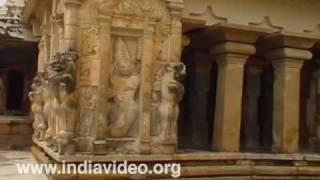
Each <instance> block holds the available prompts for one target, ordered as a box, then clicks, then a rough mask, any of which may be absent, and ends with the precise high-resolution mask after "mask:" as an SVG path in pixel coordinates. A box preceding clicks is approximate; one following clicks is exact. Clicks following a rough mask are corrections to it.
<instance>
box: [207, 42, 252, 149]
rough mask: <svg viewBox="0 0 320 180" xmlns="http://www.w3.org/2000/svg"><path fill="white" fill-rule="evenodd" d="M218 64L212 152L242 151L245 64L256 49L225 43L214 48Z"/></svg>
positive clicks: (249, 46)
mask: <svg viewBox="0 0 320 180" xmlns="http://www.w3.org/2000/svg"><path fill="white" fill-rule="evenodd" d="M211 53H213V54H216V61H217V63H218V81H217V94H216V111H215V122H214V135H213V140H214V141H213V149H215V150H218V151H227V152H232V151H239V145H240V127H241V111H242V88H243V75H244V64H245V63H246V60H247V58H248V56H249V55H250V54H254V53H255V47H254V46H252V45H249V44H244V43H235V42H225V43H221V44H219V45H217V46H214V47H213V48H212V49H211Z"/></svg>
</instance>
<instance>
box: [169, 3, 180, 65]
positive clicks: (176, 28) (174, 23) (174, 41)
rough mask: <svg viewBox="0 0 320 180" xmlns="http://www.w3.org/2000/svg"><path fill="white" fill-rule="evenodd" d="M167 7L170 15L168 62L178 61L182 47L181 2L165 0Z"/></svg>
mask: <svg viewBox="0 0 320 180" xmlns="http://www.w3.org/2000/svg"><path fill="white" fill-rule="evenodd" d="M167 6H168V9H169V11H170V15H171V33H170V35H169V41H170V42H169V44H171V50H170V51H169V52H170V54H169V58H170V59H168V60H169V61H180V58H181V48H180V47H181V46H182V23H181V15H182V10H183V0H167Z"/></svg>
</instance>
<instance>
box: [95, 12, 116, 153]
mask: <svg viewBox="0 0 320 180" xmlns="http://www.w3.org/2000/svg"><path fill="white" fill-rule="evenodd" d="M97 21H98V23H99V47H104V48H100V52H99V53H100V66H99V68H100V69H99V70H98V72H97V73H96V77H97V78H98V77H100V79H99V88H98V94H99V95H98V97H99V98H98V107H97V108H98V110H97V112H98V114H97V122H96V128H95V129H96V130H95V137H94V139H95V140H94V142H93V146H94V147H93V148H94V153H95V154H104V153H106V149H107V142H106V136H107V131H106V128H107V123H108V122H107V114H106V112H107V111H108V100H107V99H108V91H109V89H108V88H109V85H108V82H109V81H108V79H109V74H110V67H111V61H112V60H111V56H110V50H112V47H111V17H109V16H105V15H99V16H98V18H97Z"/></svg>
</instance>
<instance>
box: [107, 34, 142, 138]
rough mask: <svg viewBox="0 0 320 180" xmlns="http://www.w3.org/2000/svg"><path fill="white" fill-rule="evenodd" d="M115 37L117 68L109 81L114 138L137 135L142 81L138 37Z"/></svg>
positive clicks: (109, 125)
mask: <svg viewBox="0 0 320 180" xmlns="http://www.w3.org/2000/svg"><path fill="white" fill-rule="evenodd" d="M113 39H114V40H113V41H114V43H113V44H114V47H113V48H114V51H113V63H112V64H113V69H112V71H111V72H110V75H109V80H108V81H109V87H110V89H109V92H108V94H109V95H108V102H109V103H110V106H109V107H110V109H109V113H108V122H109V124H108V135H109V137H112V138H124V137H136V136H137V128H136V127H137V119H138V116H139V102H138V93H139V87H140V82H141V77H140V61H139V60H138V59H137V52H136V49H137V48H136V46H137V40H136V39H134V38H130V37H121V36H115V37H114V38H113Z"/></svg>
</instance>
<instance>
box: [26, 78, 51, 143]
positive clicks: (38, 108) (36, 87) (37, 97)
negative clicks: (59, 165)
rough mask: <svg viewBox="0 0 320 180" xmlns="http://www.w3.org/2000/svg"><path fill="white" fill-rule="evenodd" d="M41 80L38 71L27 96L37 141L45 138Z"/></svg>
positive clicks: (45, 127)
mask: <svg viewBox="0 0 320 180" xmlns="http://www.w3.org/2000/svg"><path fill="white" fill-rule="evenodd" d="M42 81H43V74H42V73H39V74H38V75H37V76H36V77H35V78H34V80H33V83H32V85H31V89H32V90H31V92H30V93H29V98H30V101H31V103H32V105H31V111H32V113H33V117H34V118H33V119H34V121H33V128H34V136H33V137H34V138H36V139H38V140H39V141H44V140H45V135H46V130H47V122H46V119H45V117H44V111H43V108H44V102H43V97H42V87H41V86H42Z"/></svg>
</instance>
